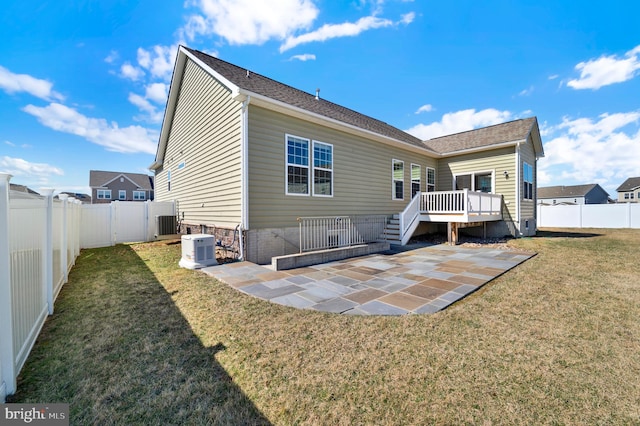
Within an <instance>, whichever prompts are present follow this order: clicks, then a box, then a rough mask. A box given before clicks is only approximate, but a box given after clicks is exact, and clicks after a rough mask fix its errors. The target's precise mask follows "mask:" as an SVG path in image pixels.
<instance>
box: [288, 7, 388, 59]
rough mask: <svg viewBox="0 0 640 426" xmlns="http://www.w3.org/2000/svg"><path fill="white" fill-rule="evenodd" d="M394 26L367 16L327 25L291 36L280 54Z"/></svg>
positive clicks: (384, 20) (380, 19)
mask: <svg viewBox="0 0 640 426" xmlns="http://www.w3.org/2000/svg"><path fill="white" fill-rule="evenodd" d="M392 25H394V23H393V21H391V20H389V19H383V18H378V17H377V16H365V17H363V18H360V19H358V20H357V21H356V22H344V23H342V24H325V25H323V26H321V27H320V28H318V29H317V30H315V31H312V32H309V33H306V34H302V35H299V36H289V37H287V39H286V40H285V42H284V43H283V44H282V45H281V46H280V53H282V52H284V51H286V50H289V49H293V48H294V47H296V46H299V45H301V44H305V43H311V42H316V41H326V40H329V39H332V38H337V37H353V36H357V35H358V34H360V33H362V32H364V31H367V30H371V29H375V28H382V27H390V26H392Z"/></svg>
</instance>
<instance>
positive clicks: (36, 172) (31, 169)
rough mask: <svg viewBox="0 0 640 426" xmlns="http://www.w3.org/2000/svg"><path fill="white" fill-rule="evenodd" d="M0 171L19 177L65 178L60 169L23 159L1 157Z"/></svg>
mask: <svg viewBox="0 0 640 426" xmlns="http://www.w3.org/2000/svg"><path fill="white" fill-rule="evenodd" d="M0 170H1V171H2V172H4V173H9V174H10V175H13V176H17V177H48V176H51V175H57V176H63V175H64V172H63V171H62V169H59V168H58V167H54V166H51V165H49V164H45V163H30V162H29V161H26V160H23V159H22V158H13V157H7V156H4V157H0Z"/></svg>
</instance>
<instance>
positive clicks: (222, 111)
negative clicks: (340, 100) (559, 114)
mask: <svg viewBox="0 0 640 426" xmlns="http://www.w3.org/2000/svg"><path fill="white" fill-rule="evenodd" d="M542 155H543V150H542V141H541V139H540V134H539V130H538V124H537V120H536V118H527V119H522V120H516V121H512V122H509V123H504V124H500V125H496V126H491V127H487V128H483V129H477V130H473V131H469V132H463V133H460V134H456V135H451V136H445V137H442V138H437V139H432V140H428V141H421V140H420V139H418V138H416V137H414V136H412V135H410V134H408V133H405V132H403V131H401V130H399V129H397V128H395V127H393V126H390V125H388V124H386V123H384V122H382V121H379V120H376V119H374V118H371V117H368V116H366V115H363V114H360V113H358V112H356V111H353V110H350V109H348V108H345V107H342V106H340V105H337V104H334V103H332V102H329V101H327V100H324V99H322V98H320V97H319V96H318V94H317V93H316V94H315V95H314V94H309V93H306V92H303V91H300V90H297V89H294V88H292V87H290V86H287V85H285V84H282V83H279V82H277V81H275V80H272V79H269V78H267V77H264V76H262V75H260V74H257V73H254V72H253V71H251V70H247V69H244V68H240V67H238V66H235V65H233V64H230V63H228V62H225V61H222V60H220V59H217V58H214V57H212V56H209V55H207V54H205V53H202V52H199V51H196V50H192V49H189V48H186V47H180V49H179V52H178V56H177V59H176V65H175V69H174V74H173V79H172V83H171V89H170V92H169V100H168V102H167V108H166V111H165V116H164V121H163V126H162V131H161V135H160V141H159V145H158V151H157V154H156V159H155V161H154V163H153V164H152V165H151V169H152V170H154V172H155V183H156V187H155V196H156V199H157V200H158V201H171V200H175V201H176V202H177V203H178V209H179V219H180V220H181V223H182V225H183V227H184V228H185V229H189V230H192V232H200V231H203V230H206V232H212V233H216V235H217V236H218V238H221V237H220V235H219V234H218V233H219V232H221V230H226V231H224V232H223V233H224V234H225V235H236V234H234V233H233V232H231V234H229V231H228V230H241V231H242V232H241V235H242V237H243V238H244V246H245V247H246V251H245V252H244V257H245V258H246V259H247V260H250V261H253V262H257V263H268V262H270V260H271V257H273V256H279V255H284V254H290V253H296V252H298V251H300V250H301V247H300V244H301V236H300V232H301V229H302V226H303V224H304V223H306V222H305V220H306V219H307V218H318V217H322V218H330V220H333V221H334V222H336V221H341V223H342V221H344V220H352V219H351V218H354V217H356V216H361V215H377V216H382V217H384V219H385V222H387V223H388V224H387V226H386V228H387V231H386V233H385V234H384V235H386V238H387V239H388V240H390V242H391V243H395V244H404V243H406V242H407V241H408V239H409V238H410V237H411V235H414V234H418V233H424V232H433V231H436V230H438V229H440V228H442V229H446V228H447V227H448V228H449V229H450V230H453V231H454V232H457V229H458V228H462V227H470V228H469V230H473V229H477V232H480V233H485V232H486V233H487V235H500V236H502V235H513V236H520V235H532V234H533V233H535V229H536V217H535V215H536V212H535V197H536V194H535V188H536V164H537V159H538V158H539V157H541V156H542ZM343 218H348V219H343ZM471 227H473V228H471ZM381 236H382V235H381ZM338 238H340V237H339V236H338Z"/></svg>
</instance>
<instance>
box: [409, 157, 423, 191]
mask: <svg viewBox="0 0 640 426" xmlns="http://www.w3.org/2000/svg"><path fill="white" fill-rule="evenodd" d="M421 172H422V170H421V168H420V165H418V164H411V198H413V197H415V195H416V194H419V193H420V180H421V179H420V174H421Z"/></svg>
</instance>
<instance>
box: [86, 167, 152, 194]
mask: <svg viewBox="0 0 640 426" xmlns="http://www.w3.org/2000/svg"><path fill="white" fill-rule="evenodd" d="M120 175H123V176H126V177H128V178H129V179H131V180H132V181H133V182H135V184H136V185H138V188H140V189H145V190H153V176H149V175H145V174H143V173H126V172H106V171H103V170H90V171H89V186H90V187H92V188H98V187H101V186H103V185H105V184H106V183H107V182H109V181H111V180H113V179H115V178H117V177H118V176H120Z"/></svg>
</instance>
